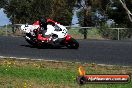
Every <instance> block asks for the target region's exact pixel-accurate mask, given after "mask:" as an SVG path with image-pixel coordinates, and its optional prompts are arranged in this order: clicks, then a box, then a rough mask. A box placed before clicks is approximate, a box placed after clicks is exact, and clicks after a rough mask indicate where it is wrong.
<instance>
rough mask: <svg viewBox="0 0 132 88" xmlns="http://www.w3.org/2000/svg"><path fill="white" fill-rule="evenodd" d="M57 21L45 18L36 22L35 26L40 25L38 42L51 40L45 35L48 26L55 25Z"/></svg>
mask: <svg viewBox="0 0 132 88" xmlns="http://www.w3.org/2000/svg"><path fill="white" fill-rule="evenodd" d="M55 23H56V22H55V21H53V20H51V19H46V18H44V17H41V18H40V19H39V20H37V21H36V22H34V24H33V25H39V34H38V37H37V38H38V40H41V41H46V42H49V41H50V40H51V39H49V37H48V36H47V35H45V33H46V32H47V25H48V24H52V25H53V26H54V25H55Z"/></svg>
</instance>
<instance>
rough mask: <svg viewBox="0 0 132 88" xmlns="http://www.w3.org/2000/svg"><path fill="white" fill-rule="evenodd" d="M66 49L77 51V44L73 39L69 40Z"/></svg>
mask: <svg viewBox="0 0 132 88" xmlns="http://www.w3.org/2000/svg"><path fill="white" fill-rule="evenodd" d="M66 47H67V48H69V49H78V48H79V43H78V42H77V41H76V40H75V39H74V38H71V39H70V40H69V42H68V44H67V45H66Z"/></svg>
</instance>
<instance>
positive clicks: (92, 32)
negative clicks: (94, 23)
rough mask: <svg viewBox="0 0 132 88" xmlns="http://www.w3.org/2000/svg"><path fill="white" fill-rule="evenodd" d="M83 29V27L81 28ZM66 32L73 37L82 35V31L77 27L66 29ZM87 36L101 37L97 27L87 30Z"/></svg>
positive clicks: (91, 37) (77, 37)
mask: <svg viewBox="0 0 132 88" xmlns="http://www.w3.org/2000/svg"><path fill="white" fill-rule="evenodd" d="M81 30H83V29H81ZM68 33H69V34H70V35H71V36H72V37H73V38H75V39H83V38H84V36H83V34H82V33H80V32H79V29H77V28H72V29H69V30H68ZM87 38H88V39H103V38H102V37H101V36H100V34H99V32H98V29H97V28H92V29H88V30H87Z"/></svg>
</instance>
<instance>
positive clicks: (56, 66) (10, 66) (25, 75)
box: [0, 59, 132, 88]
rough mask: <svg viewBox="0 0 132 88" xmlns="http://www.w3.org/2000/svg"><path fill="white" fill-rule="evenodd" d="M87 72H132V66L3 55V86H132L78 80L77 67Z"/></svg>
mask: <svg viewBox="0 0 132 88" xmlns="http://www.w3.org/2000/svg"><path fill="white" fill-rule="evenodd" d="M80 65H83V66H84V68H85V69H86V73H87V74H131V75H132V67H122V66H100V65H97V64H87V63H75V62H73V63H72V62H71V63H68V62H54V61H33V60H16V59H0V88H131V86H132V82H130V83H128V84H85V85H82V86H80V85H79V84H77V82H76V77H77V76H78V75H79V73H78V67H79V66H80Z"/></svg>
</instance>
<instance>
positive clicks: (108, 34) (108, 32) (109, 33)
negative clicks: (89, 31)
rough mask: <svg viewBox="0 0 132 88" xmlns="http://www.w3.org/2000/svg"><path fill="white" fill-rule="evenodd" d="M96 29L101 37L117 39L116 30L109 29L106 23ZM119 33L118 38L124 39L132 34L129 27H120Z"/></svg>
mask: <svg viewBox="0 0 132 88" xmlns="http://www.w3.org/2000/svg"><path fill="white" fill-rule="evenodd" d="M98 31H99V34H100V35H101V36H102V37H103V38H106V39H112V40H117V39H118V30H117V29H110V27H109V26H108V25H107V24H106V23H103V24H102V25H101V27H100V28H99V30H98ZM119 33H120V39H126V38H130V37H131V36H132V30H131V29H120V31H119Z"/></svg>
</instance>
